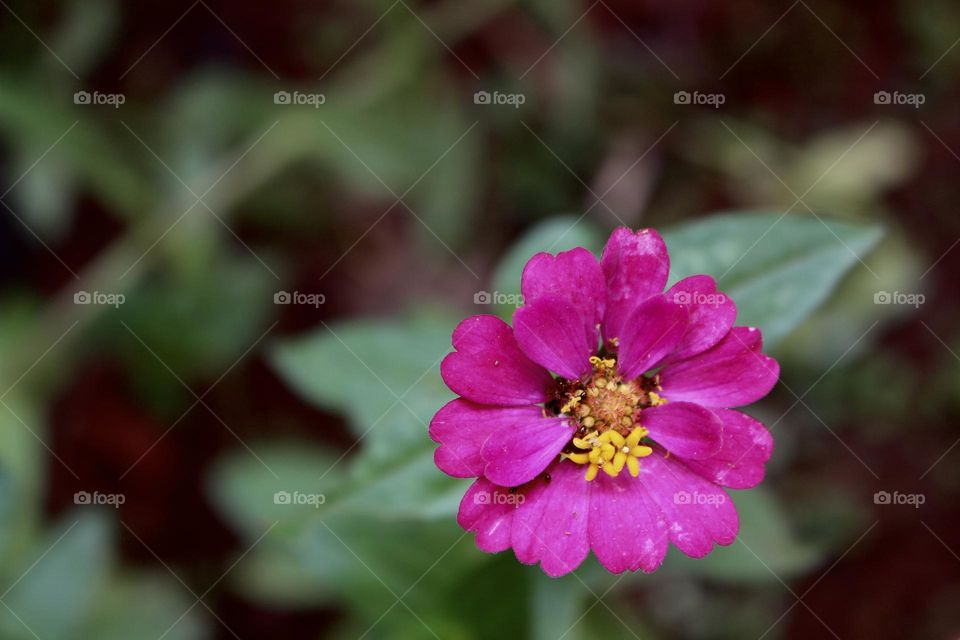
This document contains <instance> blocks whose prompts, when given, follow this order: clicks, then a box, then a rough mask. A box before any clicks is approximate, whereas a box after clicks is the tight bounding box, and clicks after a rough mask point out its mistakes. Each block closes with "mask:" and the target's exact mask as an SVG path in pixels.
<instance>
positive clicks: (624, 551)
mask: <svg viewBox="0 0 960 640" xmlns="http://www.w3.org/2000/svg"><path fill="white" fill-rule="evenodd" d="M590 484H591V487H590V525H589V533H590V547H591V548H592V549H593V554H594V555H595V556H597V560H599V561H600V564H602V565H603V566H604V567H605V568H606V569H607V570H608V571H611V572H613V573H621V572H623V571H636V570H637V569H642V570H643V571H645V572H647V573H650V572H653V571H656V569H657V568H658V567H659V566H660V564H661V563H662V562H663V557H664V555H665V554H666V553H667V522H666V520H665V519H664V517H663V514H662V513H661V512H660V509H659V508H658V507H657V505H656V503H655V502H654V501H653V499H652V498H651V497H650V495H649V493H648V492H647V490H646V489H645V488H644V486H643V484H642V483H641V482H640V481H639V480H638V479H637V478H634V477H632V476H630V474H628V473H626V472H623V473H621V474H620V475H618V476H617V477H616V478H611V477H609V476H608V475H607V474H605V473H601V474H600V475H598V476H597V478H596V479H595V480H593V481H592V482H591V483H590Z"/></svg>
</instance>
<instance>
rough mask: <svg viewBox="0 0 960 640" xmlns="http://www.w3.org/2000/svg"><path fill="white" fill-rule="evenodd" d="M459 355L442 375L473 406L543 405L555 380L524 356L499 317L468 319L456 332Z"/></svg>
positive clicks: (450, 360)
mask: <svg viewBox="0 0 960 640" xmlns="http://www.w3.org/2000/svg"><path fill="white" fill-rule="evenodd" d="M453 347H454V348H455V349H456V351H455V352H453V353H451V354H450V355H448V356H447V357H446V358H444V359H443V362H442V363H441V364H440V374H441V375H442V376H443V381H444V382H446V383H447V386H448V387H450V388H451V389H452V390H453V391H454V392H455V393H457V394H459V395H461V396H463V397H464V398H466V399H468V400H472V401H473V402H478V403H480V404H492V405H501V406H510V405H528V404H536V403H538V402H543V401H545V400H546V398H547V393H546V389H547V387H548V386H549V385H550V383H551V381H552V378H551V376H550V374H549V372H547V371H544V370H543V369H542V368H541V367H538V366H537V365H536V363H533V362H531V361H530V360H529V359H528V358H527V356H525V355H523V352H522V351H521V350H520V347H518V346H517V341H516V340H515V339H514V337H513V331H511V329H510V326H509V325H507V323H505V322H504V321H503V320H501V319H500V318H497V317H496V316H488V315H483V316H473V317H471V318H467V319H466V320H464V321H463V322H461V323H460V324H459V325H457V328H456V329H455V330H454V332H453Z"/></svg>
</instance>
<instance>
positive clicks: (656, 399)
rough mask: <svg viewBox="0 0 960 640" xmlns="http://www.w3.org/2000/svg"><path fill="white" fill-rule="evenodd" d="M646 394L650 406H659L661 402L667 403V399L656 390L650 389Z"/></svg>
mask: <svg viewBox="0 0 960 640" xmlns="http://www.w3.org/2000/svg"><path fill="white" fill-rule="evenodd" d="M647 396H648V397H649V398H650V406H652V407H659V406H660V405H662V404H667V399H666V398H664V397H662V396H661V395H660V394H659V393H657V392H656V391H651V392H650V393H648V394H647Z"/></svg>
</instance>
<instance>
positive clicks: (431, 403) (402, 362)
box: [272, 315, 457, 453]
mask: <svg viewBox="0 0 960 640" xmlns="http://www.w3.org/2000/svg"><path fill="white" fill-rule="evenodd" d="M456 324H457V319H456V318H455V317H452V316H446V315H444V316H432V315H430V316H427V315H425V316H419V317H415V318H411V319H409V320H407V321H403V320H401V321H394V322H390V321H380V320H354V321H351V322H349V323H336V324H331V325H324V327H322V328H320V329H317V330H316V331H314V332H312V333H309V334H307V335H305V336H302V337H298V338H294V339H292V340H286V341H283V342H280V343H279V344H277V345H276V347H275V348H274V349H273V352H272V356H273V357H272V360H273V363H274V366H275V367H276V369H277V370H278V371H279V372H280V375H281V376H282V377H283V378H284V379H285V380H286V381H287V383H288V384H290V386H292V387H293V388H294V389H295V390H297V391H298V392H299V393H300V394H301V395H302V396H303V397H304V398H306V399H307V400H309V401H311V402H313V403H314V404H316V405H317V406H320V407H323V408H325V409H332V410H334V411H339V412H341V413H343V414H344V415H346V416H347V417H348V418H349V420H350V427H351V429H352V430H353V431H354V433H355V434H356V435H358V436H364V440H363V445H364V447H370V448H373V449H385V453H390V452H394V453H395V452H397V451H398V450H400V451H405V450H408V449H410V448H411V447H414V448H415V447H416V446H418V445H422V444H424V443H425V442H427V440H426V433H427V425H428V424H429V422H430V419H431V418H432V417H433V414H434V413H436V411H437V410H438V409H439V408H440V407H441V406H442V405H443V404H444V403H445V402H446V401H448V400H450V399H452V398H453V394H452V393H451V392H450V391H449V390H448V389H447V388H446V386H445V385H444V384H443V381H442V380H441V379H440V376H439V374H438V369H439V365H440V361H441V360H442V359H443V357H444V356H445V355H446V354H447V353H449V352H450V350H451V346H450V335H451V333H452V332H453V329H454V327H455V326H456ZM368 433H369V435H368V436H365V435H364V434H368Z"/></svg>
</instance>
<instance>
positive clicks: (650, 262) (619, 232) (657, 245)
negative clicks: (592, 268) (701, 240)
mask: <svg viewBox="0 0 960 640" xmlns="http://www.w3.org/2000/svg"><path fill="white" fill-rule="evenodd" d="M600 264H601V267H602V268H603V275H604V278H605V279H606V282H607V309H606V313H605V315H604V318H603V337H604V340H605V341H609V340H611V339H613V338H622V337H623V332H624V323H625V322H626V320H627V315H628V314H629V313H630V312H631V311H632V310H633V308H634V307H635V306H637V305H638V304H640V303H641V302H643V301H644V300H646V299H647V298H649V297H650V296H655V295H658V294H660V293H663V288H664V287H665V286H666V284H667V276H668V274H669V273H670V258H669V256H668V255H667V245H665V244H664V243H663V239H662V238H661V237H660V234H659V233H657V232H656V231H654V230H652V229H641V230H640V231H637V232H636V233H634V232H633V231H631V230H630V229H627V228H626V227H620V228H619V229H616V230H614V232H613V233H612V234H611V235H610V240H608V241H607V246H606V247H604V249H603V256H602V257H601V258H600Z"/></svg>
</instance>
